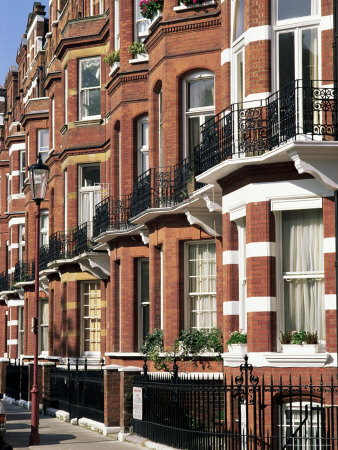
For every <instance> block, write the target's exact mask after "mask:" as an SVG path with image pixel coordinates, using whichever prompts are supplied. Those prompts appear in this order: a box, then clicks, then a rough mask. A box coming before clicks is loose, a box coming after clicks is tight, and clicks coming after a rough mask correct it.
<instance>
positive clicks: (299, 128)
mask: <svg viewBox="0 0 338 450" xmlns="http://www.w3.org/2000/svg"><path fill="white" fill-rule="evenodd" d="M331 85H332V86H333V81H305V80H296V81H294V82H293V83H291V84H289V85H288V86H285V87H284V88H282V89H280V90H279V91H277V92H275V93H274V94H272V95H270V96H269V97H268V98H266V99H265V100H261V101H253V102H245V103H235V104H232V105H230V106H229V107H227V108H226V109H224V110H223V111H222V112H221V113H219V114H216V115H215V116H214V117H213V118H212V119H210V120H209V121H208V122H206V123H205V124H204V125H202V127H201V134H202V142H201V144H200V146H199V149H198V150H197V153H196V166H197V168H196V174H200V173H203V172H204V171H206V170H208V169H210V168H211V167H213V166H215V165H217V164H218V163H220V162H222V161H225V160H226V159H229V158H242V157H248V156H259V155H262V154H263V153H266V152H268V151H270V150H273V149H274V148H276V147H278V146H280V145H282V144H283V143H285V142H287V141H289V140H291V139H300V140H302V139H304V140H331V141H332V140H334V139H335V136H336V134H337V123H336V121H337V92H336V89H334V88H333V87H330V86H331Z"/></svg>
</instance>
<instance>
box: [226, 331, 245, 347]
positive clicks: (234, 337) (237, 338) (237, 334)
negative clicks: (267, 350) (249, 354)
mask: <svg viewBox="0 0 338 450" xmlns="http://www.w3.org/2000/svg"><path fill="white" fill-rule="evenodd" d="M247 341H248V338H247V334H246V333H245V332H244V331H242V330H240V331H233V332H232V333H231V334H230V337H229V339H228V340H227V344H228V345H232V344H246V343H247Z"/></svg>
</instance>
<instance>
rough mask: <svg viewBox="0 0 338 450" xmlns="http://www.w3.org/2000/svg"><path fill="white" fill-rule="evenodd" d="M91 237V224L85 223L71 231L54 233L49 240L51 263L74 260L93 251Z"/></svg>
mask: <svg viewBox="0 0 338 450" xmlns="http://www.w3.org/2000/svg"><path fill="white" fill-rule="evenodd" d="M91 236H92V223H91V222H85V223H83V224H81V225H79V226H78V227H76V228H74V229H72V230H70V231H57V232H56V233H53V234H52V235H51V236H50V238H49V255H48V260H49V262H51V261H57V260H61V259H72V258H75V257H76V256H78V255H80V254H81V253H84V252H86V251H91V249H92V247H93V242H92V240H91ZM40 270H41V269H40Z"/></svg>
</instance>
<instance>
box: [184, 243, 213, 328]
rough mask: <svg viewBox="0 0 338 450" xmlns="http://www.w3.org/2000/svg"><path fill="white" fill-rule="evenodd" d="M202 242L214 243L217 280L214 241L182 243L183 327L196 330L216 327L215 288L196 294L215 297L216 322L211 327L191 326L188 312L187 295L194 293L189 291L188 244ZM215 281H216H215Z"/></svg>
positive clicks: (189, 308)
mask: <svg viewBox="0 0 338 450" xmlns="http://www.w3.org/2000/svg"><path fill="white" fill-rule="evenodd" d="M203 244H214V245H215V280H217V255H216V243H215V241H211V240H209V239H208V240H200V241H188V242H185V243H184V324H185V327H184V328H185V329H186V330H188V329H197V330H203V329H207V330H209V329H212V328H215V327H217V297H216V295H217V292H216V289H215V292H203V293H202V292H198V293H196V295H197V296H198V295H210V296H214V297H215V304H216V309H215V311H214V312H215V314H216V323H215V324H214V325H213V326H211V327H200V326H198V325H197V326H196V327H192V326H191V322H190V312H191V305H190V301H189V296H191V295H194V294H195V293H193V292H189V246H190V245H203ZM215 283H216V281H215Z"/></svg>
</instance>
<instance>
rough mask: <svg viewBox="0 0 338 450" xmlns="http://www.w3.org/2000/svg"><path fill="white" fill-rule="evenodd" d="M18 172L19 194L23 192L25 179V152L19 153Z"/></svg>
mask: <svg viewBox="0 0 338 450" xmlns="http://www.w3.org/2000/svg"><path fill="white" fill-rule="evenodd" d="M19 158H20V160H19V165H20V166H19V172H20V177H19V178H20V182H19V184H20V186H19V192H20V193H22V192H23V188H24V186H25V179H26V150H20V152H19Z"/></svg>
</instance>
